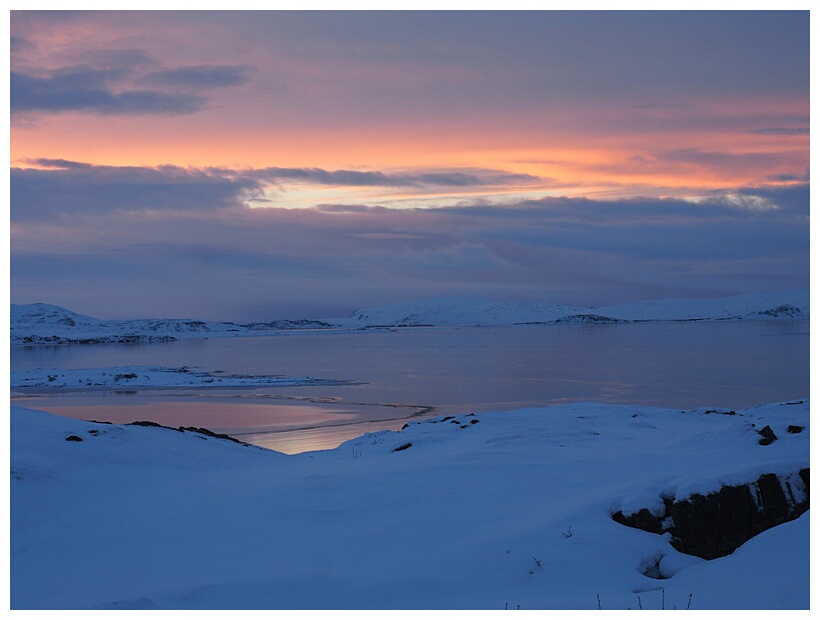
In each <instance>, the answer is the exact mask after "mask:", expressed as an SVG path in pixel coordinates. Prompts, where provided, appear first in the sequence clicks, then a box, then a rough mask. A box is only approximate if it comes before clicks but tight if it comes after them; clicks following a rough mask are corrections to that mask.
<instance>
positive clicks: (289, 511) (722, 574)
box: [10, 401, 810, 610]
mask: <svg viewBox="0 0 820 620" xmlns="http://www.w3.org/2000/svg"><path fill="white" fill-rule="evenodd" d="M809 422H810V418H809V403H808V401H795V402H789V403H776V404H771V405H765V406H759V407H753V408H750V409H745V410H742V411H737V412H733V411H725V410H712V409H699V410H694V411H678V410H670V409H655V408H649V407H632V406H612V405H600V404H593V403H581V404H573V405H565V406H560V407H552V408H546V409H529V410H519V411H513V412H506V413H481V414H467V415H457V416H447V417H439V418H431V419H427V420H422V421H416V422H411V423H410V424H409V425H408V426H407V427H406V428H404V429H403V430H401V431H383V432H378V433H371V434H366V435H364V436H362V437H360V438H358V439H353V440H351V441H348V442H346V443H344V444H342V445H341V446H339V447H338V448H336V449H334V450H328V451H323V452H312V453H303V454H298V455H293V456H286V455H283V454H280V453H276V452H271V451H268V450H264V449H261V448H258V447H254V446H247V445H241V444H236V443H232V442H229V441H226V440H224V439H219V438H216V437H213V436H209V435H207V434H202V433H201V432H189V431H187V430H186V431H178V430H170V429H165V428H156V427H153V426H134V425H116V424H102V423H93V422H84V421H81V420H76V419H70V418H62V417H57V416H53V415H50V414H47V413H43V412H38V411H32V410H28V409H23V408H20V407H12V408H11V425H10V429H11V438H10V468H11V483H10V484H11V489H10V498H11V504H10V567H11V574H10V594H11V607H12V608H13V609H18V608H26V609H32V608H34V609H55V608H57V609H71V608H190V609H209V608H212V609H233V608H237V609H242V608H259V609H302V608H304V609H328V608H330V609H367V608H376V609H397V608H399V609H453V608H461V609H475V608H479V609H497V610H502V609H505V608H506V609H513V610H515V609H519V608H520V609H524V610H527V609H562V608H568V609H576V608H577V609H596V608H598V607H601V608H603V609H627V608H631V609H637V608H638V607H639V606H640V607H643V608H644V609H661V608H662V607H664V608H666V609H672V608H673V607H674V608H677V609H686V608H688V607H691V608H692V609H786V608H803V609H808V607H809V592H810V582H809V514H808V512H804V513H802V516H798V515H799V514H800V511H798V512H795V513H794V514H791V513H789V514H788V515H787V516H786V517H785V518H792V519H793V520H791V521H787V522H784V523H782V524H780V525H776V526H774V527H771V528H770V529H767V530H765V531H763V532H762V533H759V534H758V535H756V536H754V537H753V538H751V539H749V540H748V541H747V542H745V543H744V544H742V546H740V547H739V548H737V549H736V550H735V551H734V552H733V553H731V554H730V555H725V556H723V557H719V558H718V559H713V560H705V559H702V558H700V557H696V556H694V555H688V554H685V553H681V551H679V550H678V549H677V548H676V546H680V545H679V542H680V541H678V540H677V539H678V538H680V540H683V537H684V536H688V535H690V534H687V533H686V532H685V531H684V530H685V529H686V527H685V526H686V525H687V523H686V521H685V519H683V518H678V517H675V519H671V518H664V511H668V510H669V509H670V507H672V509H674V508H675V507H678V508H682V509H686V508H691V507H693V506H705V507H706V508H707V510H701V511H700V513H698V514H696V515H695V516H694V517H692V516H691V514H690V517H689V520H690V521H692V519H694V520H695V525H698V526H700V529H701V530H703V532H700V533H697V532H696V536H703V535H704V533H705V535H706V536H707V537H708V536H709V535H711V534H712V533H713V532H712V531H711V530H713V529H714V528H718V527H720V525H721V524H720V523H719V515H720V513H721V511H715V512H714V514H712V513H710V511H709V510H708V508H709V506H710V505H711V504H710V502H711V503H714V500H710V498H714V497H723V496H716V495H715V494H716V493H719V492H720V493H723V492H724V491H725V490H726V489H729V493H730V494H731V496H732V497H733V498H735V499H733V500H732V501H731V502H730V501H728V500H727V501H726V505H727V506H728V505H731V504H737V498H738V497H740V498H741V499H742V498H745V501H746V504H745V506H746V508H747V512H748V514H747V516H748V517H750V518H749V520H752V518H762V517H766V515H767V514H769V513H774V512H775V511H774V506H775V504H777V502H775V500H774V499H772V497H773V496H777V497H779V498H780V499H779V504H777V505H778V507H779V509H780V511H781V512H783V511H786V512H788V511H789V510H791V509H796V507H797V506H803V508H802V509H801V510H806V506H807V502H808V488H807V486H806V484H805V483H806V482H807V481H808V467H809V452H810V450H809V444H810V442H809ZM767 427H768V430H767ZM769 431H771V432H769ZM772 436H774V437H776V439H774V440H773V441H772V440H771V439H767V437H769V438H771V437H772ZM727 497H728V495H727ZM720 501H721V502H723V499H721V500H720ZM721 505H723V503H721ZM739 505H741V506H742V505H743V504H742V503H741V504H739ZM759 508H762V509H759ZM769 508H772V510H769ZM684 513H685V511H684ZM684 513H681V514H684ZM690 513H691V511H690ZM710 514H712V516H711V517H710ZM619 515H627V516H629V515H637V517H636V518H640V517H641V516H643V518H644V520H645V521H647V522H649V524H650V525H651V524H652V523H653V522H654V521H653V519H655V520H658V521H659V520H660V519H662V518H663V522H662V523H658V525H657V527H658V528H659V529H658V532H659V533H650V532H648V531H643V530H641V529H636V528H634V527H628V526H626V525H623V524H622V523H619V522H616V520H615V518H619ZM613 516H614V517H613ZM795 517H796V518H795ZM710 519H717V521H715V522H714V523H713V522H712V521H711V520H710ZM742 521H744V520H743V519H738V520H737V524H736V523H735V522H734V521H732V522H731V523H730V524H729V525H730V527H731V528H735V525H741V522H742ZM690 524H691V523H690ZM724 525H725V524H724ZM662 529H663V530H664V533H661V530H662ZM734 531H735V530H734V529H732V532H730V533H734ZM741 542H742V541H741Z"/></svg>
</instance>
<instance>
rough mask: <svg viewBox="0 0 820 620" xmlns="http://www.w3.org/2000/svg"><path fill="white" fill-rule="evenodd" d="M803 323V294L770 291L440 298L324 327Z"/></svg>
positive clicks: (805, 293) (382, 309)
mask: <svg viewBox="0 0 820 620" xmlns="http://www.w3.org/2000/svg"><path fill="white" fill-rule="evenodd" d="M778 318H779V319H786V318H789V319H805V318H809V291H808V290H791V291H770V292H761V293H749V294H746V295H738V296H734V297H721V298H718V299H662V300H657V301H642V302H636V303H631V304H620V305H614V306H597V307H580V306H568V305H562V304H551V303H539V302H497V301H488V300H486V299H473V298H444V299H433V300H428V301H422V302H411V303H406V304H394V305H389V306H383V307H380V308H373V309H369V310H359V311H357V312H354V313H353V314H351V315H350V316H348V317H345V318H338V319H328V322H330V323H334V324H337V325H344V326H348V327H356V326H358V327H363V326H375V325H379V326H412V325H513V324H521V323H554V324H583V323H620V322H633V321H706V320H741V319H742V320H748V319H778Z"/></svg>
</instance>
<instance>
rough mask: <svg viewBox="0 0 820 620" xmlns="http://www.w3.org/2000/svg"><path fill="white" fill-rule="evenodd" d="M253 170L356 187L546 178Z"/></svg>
mask: <svg viewBox="0 0 820 620" xmlns="http://www.w3.org/2000/svg"><path fill="white" fill-rule="evenodd" d="M253 174H254V175H255V176H257V177H259V178H264V179H268V180H272V181H280V180H297V181H305V182H310V183H316V184H319V185H346V186H352V187H362V186H363V187H423V186H438V187H482V186H497V185H514V184H528V183H529V184H532V183H536V182H539V181H542V179H541V178H540V177H536V176H532V175H529V174H515V173H510V172H505V171H503V170H485V169H468V170H467V171H458V170H450V171H442V172H425V171H411V172H403V173H386V172H380V171H369V172H368V171H359V170H332V171H329V170H323V169H321V168H264V169H261V170H257V171H254V173H253Z"/></svg>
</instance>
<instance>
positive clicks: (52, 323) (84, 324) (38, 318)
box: [11, 303, 330, 344]
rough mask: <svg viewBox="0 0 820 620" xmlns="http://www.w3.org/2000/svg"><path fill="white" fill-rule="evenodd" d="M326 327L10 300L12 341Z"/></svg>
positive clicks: (141, 338) (143, 338)
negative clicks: (100, 315)
mask: <svg viewBox="0 0 820 620" xmlns="http://www.w3.org/2000/svg"><path fill="white" fill-rule="evenodd" d="M325 327H330V325H329V324H328V323H324V322H322V321H310V320H303V321H288V320H285V321H272V322H269V323H248V324H239V323H221V322H216V321H192V320H186V319H138V320H131V321H103V320H100V319H95V318H93V317H90V316H85V315H82V314H77V313H76V312H72V311H71V310H68V309H66V308H62V307H60V306H53V305H50V304H42V303H40V304H25V305H18V304H11V342H12V343H13V344H74V343H83V344H85V343H97V342H162V341H171V340H176V339H177V338H203V337H214V336H248V335H257V334H269V333H276V332H279V331H282V330H292V329H320V328H325Z"/></svg>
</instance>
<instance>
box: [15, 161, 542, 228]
mask: <svg viewBox="0 0 820 620" xmlns="http://www.w3.org/2000/svg"><path fill="white" fill-rule="evenodd" d="M29 163H30V164H33V165H36V166H38V168H12V169H11V173H10V186H11V213H12V218H13V219H15V220H32V219H38V218H43V217H47V216H48V215H56V214H70V215H84V214H98V213H107V212H115V211H122V210H157V209H159V210H165V211H189V210H196V211H207V210H214V209H224V208H230V207H242V206H244V205H245V204H246V203H247V202H248V201H251V202H255V203H258V204H263V203H268V204H271V203H270V201H269V200H268V199H265V198H262V197H261V192H262V190H263V188H264V187H265V186H266V185H270V184H277V183H283V182H286V181H299V182H307V183H313V184H318V185H331V186H351V187H362V186H365V187H385V188H393V187H421V186H433V187H460V188H465V187H481V186H496V185H509V184H515V183H525V182H532V181H535V180H537V177H532V176H530V175H526V174H511V173H506V172H503V171H498V170H470V172H467V173H463V172H457V171H452V172H445V173H435V172H417V173H412V174H398V175H397V174H389V173H384V172H380V171H372V172H362V171H355V170H333V171H329V170H322V169H321V168H266V169H262V170H227V169H205V170H202V169H195V168H180V167H177V166H160V167H157V168H151V167H115V166H95V165H91V164H87V163H83V162H75V161H70V160H65V159H45V158H41V159H35V160H30V161H29ZM273 204H275V203H273Z"/></svg>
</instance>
